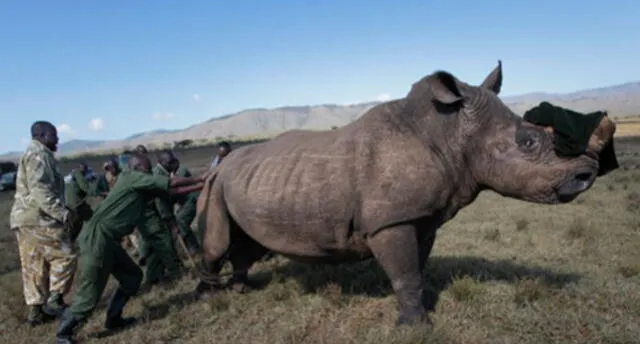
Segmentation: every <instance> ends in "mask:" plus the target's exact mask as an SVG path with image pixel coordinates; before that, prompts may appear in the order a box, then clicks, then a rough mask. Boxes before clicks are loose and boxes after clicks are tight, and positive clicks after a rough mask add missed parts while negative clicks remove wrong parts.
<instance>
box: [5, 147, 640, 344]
mask: <svg viewBox="0 0 640 344" xmlns="http://www.w3.org/2000/svg"><path fill="white" fill-rule="evenodd" d="M616 149H617V151H618V152H619V153H618V154H619V160H620V162H621V164H622V166H623V168H621V169H619V170H617V171H615V172H613V173H611V174H610V175H608V176H606V177H603V178H601V179H599V180H598V181H597V182H596V184H595V185H594V186H593V188H592V189H591V190H590V191H589V192H587V193H586V194H584V195H582V196H580V197H579V198H578V199H577V200H576V201H574V202H573V203H572V204H567V205H562V206H543V205H533V204H530V203H524V202H521V201H517V200H511V199H506V198H503V197H500V196H498V195H496V194H495V193H491V192H486V193H484V194H482V195H481V196H480V197H479V199H478V200H477V201H476V202H475V203H473V204H472V205H471V206H469V207H467V208H465V209H463V210H462V211H461V212H460V213H459V215H458V216H457V217H456V218H455V219H453V220H452V221H450V222H449V223H447V224H446V225H445V226H444V227H443V228H442V229H441V230H440V232H439V233H440V234H439V236H438V238H437V240H436V244H435V248H434V252H433V254H432V257H431V259H430V260H429V263H428V268H427V271H426V272H425V274H424V279H425V281H427V282H429V283H430V285H431V286H432V288H431V289H430V290H428V292H427V295H426V296H427V298H426V299H427V301H428V302H427V303H428V305H430V306H431V307H432V308H433V313H432V318H433V320H434V323H435V328H434V330H433V332H432V333H425V332H423V331H421V330H419V329H395V328H394V322H395V319H396V317H397V304H396V300H395V296H394V295H393V293H392V291H391V287H390V284H389V282H388V280H387V279H386V277H385V275H384V274H383V273H382V271H381V269H380V268H378V266H377V265H376V264H375V263H374V262H372V261H369V262H363V263H359V264H353V265H343V266H311V265H301V264H296V263H293V262H290V261H288V260H286V259H284V258H281V257H276V258H275V259H273V260H271V261H268V262H263V263H261V264H259V265H257V266H256V267H255V268H254V270H253V278H255V279H259V280H262V281H264V282H265V284H266V286H265V287H264V289H262V290H259V291H255V292H253V293H249V294H246V295H240V294H236V293H234V292H229V293H227V294H224V295H222V296H221V297H219V298H217V299H214V300H212V301H210V302H196V301H194V300H193V299H192V297H191V295H190V292H191V291H192V290H193V288H194V287H195V284H196V280H195V279H194V278H192V277H185V278H184V280H183V281H182V282H181V284H180V285H179V286H176V287H173V288H166V289H162V288H160V289H154V290H152V291H151V292H150V293H148V294H144V295H142V296H140V297H138V298H136V299H134V300H132V302H131V303H130V304H129V305H128V307H127V308H126V310H125V314H126V315H134V316H138V317H141V319H142V322H141V324H139V325H137V326H135V327H133V328H130V329H127V330H125V331H122V332H119V333H111V334H109V333H105V332H103V329H102V322H103V320H104V303H106V299H107V297H108V294H105V296H104V300H103V301H104V302H103V305H102V307H101V308H100V309H99V310H98V311H97V312H96V313H95V315H94V317H93V318H92V319H91V320H90V322H89V323H88V324H87V325H86V326H85V327H83V328H82V329H81V330H80V331H79V333H78V334H79V339H81V340H83V342H86V343H141V344H145V343H276V344H280V343H281V344H294V343H314V344H315V343H317V344H320V343H323V344H328V343H336V344H338V343H340V344H342V343H345V344H347V343H460V344H462V343H464V344H471V343H531V344H533V343H535V344H539V343H640V170H639V169H638V168H639V167H640V139H620V140H617V141H616ZM180 157H181V159H182V161H183V162H184V163H185V164H186V165H187V166H189V167H192V168H198V167H203V166H206V164H208V163H209V162H210V158H211V150H206V149H196V150H189V151H184V152H182V153H180ZM90 163H91V165H92V166H93V167H94V168H99V161H97V160H96V161H91V162H90ZM71 166H73V162H67V163H65V170H68V169H69V168H70V167H71ZM11 203H12V194H11V193H10V192H5V193H0V214H1V215H0V216H1V217H2V218H4V219H5V220H4V221H3V222H2V223H0V336H2V338H3V339H4V340H5V342H6V343H12V344H14V343H15V344H18V343H25V344H26V343H28V344H32V343H50V342H52V341H53V338H54V333H55V326H56V323H55V322H54V323H51V324H47V325H44V326H42V327H38V328H35V329H32V328H30V327H27V326H25V325H23V322H24V320H25V316H26V308H25V306H24V303H23V297H22V289H21V288H22V283H21V280H20V272H19V270H18V269H19V262H18V257H17V248H16V243H15V238H14V236H13V234H12V233H10V232H9V229H8V228H7V225H8V216H9V210H10V207H11ZM266 282H268V283H266ZM113 287H114V283H113V281H111V282H110V286H109V288H110V290H111V289H112V288H113Z"/></svg>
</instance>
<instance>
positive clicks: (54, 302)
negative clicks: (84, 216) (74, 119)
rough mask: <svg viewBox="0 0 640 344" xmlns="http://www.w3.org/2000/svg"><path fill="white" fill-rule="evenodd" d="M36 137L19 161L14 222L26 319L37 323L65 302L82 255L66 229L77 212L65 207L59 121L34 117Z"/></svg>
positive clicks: (13, 211) (33, 128)
mask: <svg viewBox="0 0 640 344" xmlns="http://www.w3.org/2000/svg"><path fill="white" fill-rule="evenodd" d="M31 138H32V141H31V143H30V144H29V147H28V148H27V150H26V152H25V153H24V154H23V155H22V157H21V158H20V162H19V165H18V173H17V178H16V192H15V196H14V198H15V199H14V203H13V207H12V209H11V215H10V226H11V228H12V229H13V230H15V231H16V237H17V240H18V249H19V252H20V264H21V267H22V283H23V292H24V298H25V302H26V304H27V306H29V315H28V318H27V322H28V323H29V324H31V325H32V326H35V325H38V324H41V323H43V322H44V321H45V320H46V315H49V316H58V315H59V314H60V313H61V312H62V311H63V310H64V308H65V307H66V304H64V301H63V296H64V295H65V294H66V293H67V291H68V290H69V288H70V287H71V283H72V281H73V275H74V273H75V269H76V258H77V257H76V256H77V253H76V249H75V247H74V245H73V242H72V241H71V240H70V238H69V237H68V234H69V233H68V232H67V231H66V229H67V228H68V224H69V223H72V222H74V221H77V217H76V215H75V213H74V212H73V211H71V210H69V209H68V208H67V207H65V200H64V187H65V186H64V179H63V176H62V175H61V173H60V168H59V166H58V162H57V161H56V158H55V157H54V152H55V151H56V150H57V145H58V133H57V130H56V127H55V126H54V125H53V124H51V123H49V122H45V121H38V122H35V123H34V124H33V125H32V126H31ZM71 239H72V238H71Z"/></svg>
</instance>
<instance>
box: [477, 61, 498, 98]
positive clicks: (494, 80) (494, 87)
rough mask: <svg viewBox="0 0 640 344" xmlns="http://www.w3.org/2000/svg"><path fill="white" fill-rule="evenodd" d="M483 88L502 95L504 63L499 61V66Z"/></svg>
mask: <svg viewBox="0 0 640 344" xmlns="http://www.w3.org/2000/svg"><path fill="white" fill-rule="evenodd" d="M480 86H481V87H484V88H486V89H489V90H491V91H493V92H494V93H495V94H499V93H500V89H501V88H502V61H501V60H498V66H496V68H494V69H493V70H492V71H491V73H489V75H487V77H486V78H485V79H484V81H483V82H482V85H480Z"/></svg>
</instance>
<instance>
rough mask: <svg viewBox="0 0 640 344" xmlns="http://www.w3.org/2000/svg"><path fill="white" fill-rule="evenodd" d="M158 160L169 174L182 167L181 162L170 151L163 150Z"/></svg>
mask: <svg viewBox="0 0 640 344" xmlns="http://www.w3.org/2000/svg"><path fill="white" fill-rule="evenodd" d="M157 159H158V164H160V165H161V166H162V167H164V169H165V170H167V171H168V172H176V171H177V170H178V168H179V167H180V161H179V160H178V158H176V156H175V154H173V151H171V150H170V149H163V150H161V151H160V152H159V153H158V155H157Z"/></svg>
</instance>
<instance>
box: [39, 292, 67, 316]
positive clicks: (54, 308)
mask: <svg viewBox="0 0 640 344" xmlns="http://www.w3.org/2000/svg"><path fill="white" fill-rule="evenodd" d="M67 307H68V306H67V304H65V303H64V300H63V298H62V294H59V293H53V294H51V297H49V300H48V301H47V303H46V304H45V305H44V306H42V311H43V312H45V313H46V314H47V315H49V316H52V317H59V316H60V315H62V312H64V310H65V309H66V308H67Z"/></svg>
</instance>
